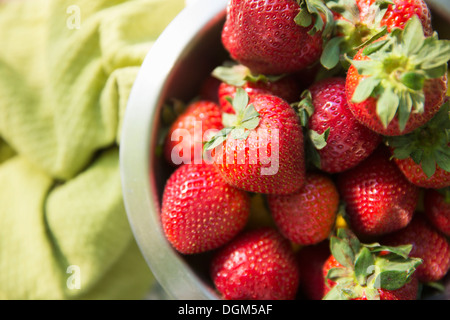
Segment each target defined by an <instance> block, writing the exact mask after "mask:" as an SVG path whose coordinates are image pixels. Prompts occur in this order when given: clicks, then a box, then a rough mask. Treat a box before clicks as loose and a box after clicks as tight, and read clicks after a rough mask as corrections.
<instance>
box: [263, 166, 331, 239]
mask: <svg viewBox="0 0 450 320" xmlns="http://www.w3.org/2000/svg"><path fill="white" fill-rule="evenodd" d="M267 203H268V205H269V209H270V212H271V213H272V217H273V219H274V222H275V223H276V225H277V227H278V229H279V230H280V232H281V234H283V235H284V236H285V237H286V238H288V239H289V240H291V241H292V242H293V243H295V244H300V245H311V244H316V243H319V242H321V241H323V240H325V239H327V238H328V236H329V235H330V232H331V230H332V229H333V226H334V222H335V220H336V213H337V211H338V207H339V194H338V191H337V189H336V187H335V185H334V182H333V180H331V178H330V177H329V176H327V175H325V174H323V173H319V172H308V173H307V174H306V177H305V185H304V186H303V188H302V189H301V190H300V192H298V193H294V194H289V195H270V194H269V195H267Z"/></svg>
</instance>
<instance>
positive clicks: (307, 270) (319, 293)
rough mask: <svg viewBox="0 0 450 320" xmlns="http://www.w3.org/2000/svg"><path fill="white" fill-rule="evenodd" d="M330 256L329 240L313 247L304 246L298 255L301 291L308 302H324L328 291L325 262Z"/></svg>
mask: <svg viewBox="0 0 450 320" xmlns="http://www.w3.org/2000/svg"><path fill="white" fill-rule="evenodd" d="M329 256H330V244H329V241H328V240H325V241H322V242H320V243H318V244H315V245H311V246H304V247H302V248H300V250H299V251H298V252H297V253H296V257H297V262H298V265H299V268H300V274H301V275H305V276H302V277H301V278H300V285H299V291H300V293H301V294H302V295H303V297H304V298H306V299H308V300H322V298H323V297H324V296H325V292H328V291H327V288H326V287H327V285H326V283H325V279H324V276H323V271H322V270H323V267H324V264H325V261H326V260H327V259H328V257H329Z"/></svg>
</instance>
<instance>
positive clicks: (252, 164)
mask: <svg viewBox="0 0 450 320" xmlns="http://www.w3.org/2000/svg"><path fill="white" fill-rule="evenodd" d="M249 102H250V103H249ZM233 108H234V109H235V114H226V113H225V114H224V115H223V118H224V122H225V124H226V125H225V128H224V129H223V130H221V131H220V132H219V133H218V134H216V135H215V136H214V137H213V138H212V139H211V140H210V141H208V142H207V143H206V144H205V149H206V150H211V154H212V155H213V159H212V162H213V163H214V165H215V166H216V168H217V169H218V171H219V173H220V174H221V176H222V177H223V178H224V180H225V181H226V182H227V183H229V184H230V185H232V186H234V187H236V188H239V189H242V190H246V191H249V192H256V193H265V194H271V193H276V194H289V193H294V192H296V191H298V190H299V189H300V188H301V187H302V186H303V184H304V177H305V159H304V150H303V131H302V127H301V125H300V122H299V119H298V116H297V115H296V113H295V111H294V109H293V108H291V106H290V105H289V104H288V103H287V102H286V101H284V100H283V99H281V98H279V97H277V96H273V95H267V94H261V95H257V96H255V97H253V98H252V100H251V101H249V97H248V94H247V93H246V92H245V90H244V89H242V88H238V90H237V92H236V95H235V98H234V99H233Z"/></svg>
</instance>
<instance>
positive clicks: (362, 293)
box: [323, 229, 422, 300]
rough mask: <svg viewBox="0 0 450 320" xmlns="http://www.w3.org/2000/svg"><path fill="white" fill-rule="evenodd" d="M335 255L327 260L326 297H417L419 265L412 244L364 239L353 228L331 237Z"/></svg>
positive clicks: (325, 273) (345, 298) (351, 298)
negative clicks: (371, 242)
mask: <svg viewBox="0 0 450 320" xmlns="http://www.w3.org/2000/svg"><path fill="white" fill-rule="evenodd" d="M330 250H331V255H330V256H329V257H328V259H327V260H326V261H325V263H324V264H323V278H324V279H325V281H326V282H327V286H325V293H326V294H325V296H324V298H323V299H324V300H416V299H418V292H419V283H418V281H417V279H418V278H417V276H416V272H417V271H416V269H418V268H419V267H420V264H421V262H422V261H421V260H420V259H418V258H413V257H411V255H412V253H411V254H410V251H411V245H405V246H398V247H389V246H384V245H380V244H378V243H374V244H369V245H366V244H364V243H361V242H360V241H359V240H358V239H357V238H356V237H355V235H354V234H353V233H352V232H351V231H350V230H349V229H338V230H337V235H336V236H333V237H331V239H330Z"/></svg>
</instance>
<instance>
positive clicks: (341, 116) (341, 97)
mask: <svg viewBox="0 0 450 320" xmlns="http://www.w3.org/2000/svg"><path fill="white" fill-rule="evenodd" d="M302 96H303V97H304V98H303V99H302V100H301V101H300V103H299V104H298V106H297V107H300V108H301V109H300V110H299V112H302V113H303V115H304V117H305V121H304V122H305V124H306V127H307V129H308V135H307V136H308V138H309V140H307V141H308V142H311V143H310V144H308V146H311V147H312V148H311V147H310V148H308V149H307V150H308V151H309V152H310V153H309V154H308V157H309V159H311V160H312V162H313V163H314V164H315V165H316V167H318V168H319V169H321V170H322V171H325V172H328V173H336V172H342V171H345V170H347V169H349V168H352V167H354V166H356V165H357V164H358V163H360V162H361V161H362V160H364V159H365V158H367V157H368V156H369V155H370V154H371V153H372V152H373V151H374V150H375V148H376V147H377V146H378V145H379V144H380V142H381V136H380V135H379V134H377V133H375V132H373V131H372V130H370V129H368V128H367V127H365V126H364V125H362V124H361V123H359V122H358V121H357V120H356V119H355V117H354V116H353V114H352V113H351V112H350V110H349V109H348V103H347V97H346V96H345V79H344V78H340V77H331V78H326V79H323V80H319V81H317V82H315V83H314V84H313V85H312V86H310V87H309V88H308V90H306V91H305V92H304V93H303V95H302ZM303 110H307V111H306V112H303ZM308 110H309V111H308ZM300 116H301V117H302V115H300ZM306 119H308V120H306Z"/></svg>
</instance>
